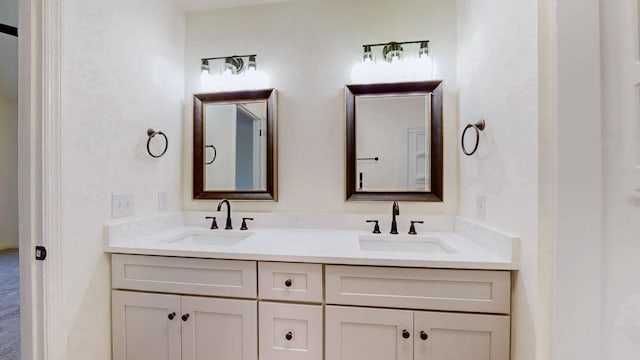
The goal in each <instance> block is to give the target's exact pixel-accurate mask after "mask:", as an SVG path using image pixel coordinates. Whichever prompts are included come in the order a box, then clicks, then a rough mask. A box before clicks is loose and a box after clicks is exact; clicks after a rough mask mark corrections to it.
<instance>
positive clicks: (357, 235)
mask: <svg viewBox="0 0 640 360" xmlns="http://www.w3.org/2000/svg"><path fill="white" fill-rule="evenodd" d="M442 92H443V86H442V81H424V82H415V83H394V84H367V85H347V86H346V87H345V104H346V108H345V114H346V169H347V171H346V176H345V190H346V194H345V196H346V200H347V201H357V200H366V201H372V200H373V201H375V200H384V201H388V200H401V201H420V202H442V201H443V199H444V195H443V194H444V177H443V174H444V166H443V153H444V150H443V131H442V130H443V109H442ZM276 107H277V101H276V90H275V89H266V90H256V91H238V92H228V93H203V94H195V95H194V106H193V116H194V131H193V146H194V147H193V187H192V190H193V199H195V200H214V199H215V200H219V199H223V198H226V199H230V200H254V201H255V200H267V201H277V195H278V193H277V173H278V171H277V158H278V156H277V111H276ZM390 119H393V121H390ZM225 205H226V210H227V213H226V214H227V215H226V218H222V217H218V218H215V217H213V216H212V215H213V214H208V213H199V212H185V213H175V214H169V215H163V216H157V217H154V218H151V219H142V220H137V221H133V222H129V223H120V224H114V225H109V226H107V227H106V239H107V244H106V251H107V252H108V253H111V254H112V255H111V259H112V316H113V319H112V331H113V333H112V335H113V336H112V339H113V359H114V360H146V359H153V360H156V359H167V360H204V359H207V360H258V359H259V360H323V359H324V360H361V359H362V360H365V359H366V360H414V359H415V360H418V359H420V360H424V359H428V360H453V359H455V360H466V359H473V360H508V359H509V358H510V333H511V330H510V328H511V327H510V324H511V317H510V314H511V272H512V271H513V270H517V269H518V250H519V249H518V239H516V238H514V237H511V236H508V235H505V234H502V233H500V232H498V231H495V230H492V229H489V228H486V227H484V226H482V225H479V224H476V223H474V222H472V221H469V220H466V219H464V218H460V217H453V216H434V217H424V216H417V217H416V216H414V217H412V218H402V217H400V216H399V214H400V211H399V207H398V204H397V203H396V202H394V203H393V207H392V217H391V223H390V224H389V223H388V222H387V220H386V219H387V217H386V216H384V217H381V216H367V215H356V214H330V215H327V214H283V213H245V214H237V213H236V214H235V218H233V219H232V216H231V209H230V204H229V201H227V200H223V201H221V202H220V203H219V204H218V211H220V210H221V209H223V207H224V206H225ZM217 214H222V213H220V212H218V213H216V215H217ZM383 219H384V220H383ZM240 222H242V224H241V225H238V224H240ZM232 223H234V224H236V227H235V230H234V229H233V225H232ZM381 229H384V230H381Z"/></svg>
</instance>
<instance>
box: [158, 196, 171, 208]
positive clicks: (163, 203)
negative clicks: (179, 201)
mask: <svg viewBox="0 0 640 360" xmlns="http://www.w3.org/2000/svg"><path fill="white" fill-rule="evenodd" d="M158 210H169V192H168V191H160V192H158Z"/></svg>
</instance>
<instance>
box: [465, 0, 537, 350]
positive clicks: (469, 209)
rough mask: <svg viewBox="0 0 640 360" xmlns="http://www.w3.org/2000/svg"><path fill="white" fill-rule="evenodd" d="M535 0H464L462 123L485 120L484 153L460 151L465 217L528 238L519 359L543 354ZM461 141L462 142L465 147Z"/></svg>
mask: <svg viewBox="0 0 640 360" xmlns="http://www.w3.org/2000/svg"><path fill="white" fill-rule="evenodd" d="M537 11H538V9H537V4H536V2H535V1H523V0H521V1H486V0H458V1H457V12H458V79H459V81H458V90H459V92H458V99H459V100H458V101H459V119H460V120H459V127H460V128H463V126H465V125H466V124H468V123H474V122H476V121H478V120H479V119H485V121H486V124H487V126H486V129H485V131H484V132H482V134H481V136H480V146H479V148H478V152H477V153H476V154H475V155H473V156H471V157H468V156H465V155H464V154H462V152H460V153H459V154H460V158H459V162H460V187H459V189H460V214H461V215H462V216H465V217H469V218H475V217H476V196H477V195H485V196H486V221H485V222H486V223H487V224H488V225H490V226H492V227H495V228H498V229H501V230H502V231H506V232H510V233H513V234H516V235H518V236H520V237H521V240H522V254H521V270H520V271H519V272H517V273H516V274H515V275H514V276H515V279H514V292H513V301H512V304H513V312H512V314H513V317H512V340H511V346H512V359H513V360H522V359H535V358H536V341H537V339H536V329H535V326H536V321H537V316H538V314H537V311H538V309H537V307H538V306H537V302H538V301H539V294H538V281H539V279H538V271H539V258H538V255H539V254H538V245H539V244H538V195H539V185H538V152H539V148H538V120H539V119H538V117H539V114H538V45H537V38H538V28H537V21H538V18H537V17H538V15H537ZM458 146H459V145H458Z"/></svg>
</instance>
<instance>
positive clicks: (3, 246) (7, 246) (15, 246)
mask: <svg viewBox="0 0 640 360" xmlns="http://www.w3.org/2000/svg"><path fill="white" fill-rule="evenodd" d="M13 249H16V250H17V249H18V244H0V251H4V250H13Z"/></svg>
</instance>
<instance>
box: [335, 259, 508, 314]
mask: <svg viewBox="0 0 640 360" xmlns="http://www.w3.org/2000/svg"><path fill="white" fill-rule="evenodd" d="M325 272H326V274H325V276H326V301H327V304H343V305H364V306H381V307H396V308H410V309H427V310H447V311H468V312H486V313H497V314H509V313H510V308H511V298H510V294H511V293H510V288H511V273H510V272H508V271H485V270H442V269H405V268H392V267H372V266H338V265H327V266H326V269H325Z"/></svg>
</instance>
